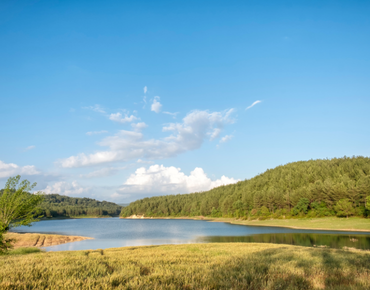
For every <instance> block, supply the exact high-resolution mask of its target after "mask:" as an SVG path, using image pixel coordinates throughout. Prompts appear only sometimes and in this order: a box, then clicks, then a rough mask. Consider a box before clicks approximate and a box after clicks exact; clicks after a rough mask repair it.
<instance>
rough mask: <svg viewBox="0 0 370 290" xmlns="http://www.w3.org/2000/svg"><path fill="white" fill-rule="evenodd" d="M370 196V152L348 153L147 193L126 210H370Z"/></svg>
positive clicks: (282, 213) (271, 213)
mask: <svg viewBox="0 0 370 290" xmlns="http://www.w3.org/2000/svg"><path fill="white" fill-rule="evenodd" d="M367 196H370V158H366V157H352V158H348V157H344V158H338V159H337V158H335V159H331V160H328V159H326V160H310V161H300V162H294V163H289V164H286V165H284V166H278V167H276V168H274V169H269V170H267V171H266V172H264V173H262V174H260V175H258V176H256V177H254V178H251V179H249V180H245V181H240V182H238V183H236V184H231V185H226V186H220V187H217V188H214V189H212V190H209V191H206V192H199V193H191V194H181V195H180V194H178V195H166V196H158V197H151V198H144V199H141V200H137V201H135V202H133V203H131V204H130V205H129V206H127V207H125V208H123V209H122V212H121V216H122V217H127V216H130V215H133V214H145V215H146V216H153V217H156V216H198V215H203V216H211V217H221V216H224V217H226V216H227V217H238V218H240V217H241V218H259V219H263V218H267V217H274V218H279V217H294V216H298V217H299V216H311V217H314V216H328V215H338V216H348V215H358V216H367V215H368V214H369V212H368V211H367V210H366V208H365V200H366V197H367ZM369 203H370V198H369Z"/></svg>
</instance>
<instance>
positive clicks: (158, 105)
mask: <svg viewBox="0 0 370 290" xmlns="http://www.w3.org/2000/svg"><path fill="white" fill-rule="evenodd" d="M161 108H162V104H161V103H160V102H159V97H158V96H157V97H154V100H153V103H152V107H151V110H152V111H153V112H156V113H159V112H160V111H161Z"/></svg>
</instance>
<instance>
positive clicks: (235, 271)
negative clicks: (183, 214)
mask: <svg viewBox="0 0 370 290" xmlns="http://www.w3.org/2000/svg"><path fill="white" fill-rule="evenodd" d="M0 269H1V271H0V289H370V253H369V252H364V251H350V250H333V249H317V248H305V247H297V246H287V245H276V244H256V243H251V244H249V243H248V244H243V243H232V244H227V243H222V244H189V245H163V246H151V247H127V248H116V249H106V250H95V251H75V252H48V253H33V254H28V255H15V256H1V257H0Z"/></svg>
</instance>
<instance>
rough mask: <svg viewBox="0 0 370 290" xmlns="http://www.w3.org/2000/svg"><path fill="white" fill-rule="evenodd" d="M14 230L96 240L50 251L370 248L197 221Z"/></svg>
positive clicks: (305, 233)
mask: <svg viewBox="0 0 370 290" xmlns="http://www.w3.org/2000/svg"><path fill="white" fill-rule="evenodd" d="M14 231H15V232H29V233H31V232H34V233H52V234H60V235H75V236H86V237H92V238H94V240H86V241H81V242H74V243H67V244H63V245H57V246H52V247H46V250H47V251H66V250H87V249H106V248H114V247H125V246H143V245H160V244H187V243H213V242H245V243H247V242H264V243H281V244H292V245H301V246H328V247H332V248H342V247H354V248H358V249H370V235H369V233H363V232H342V231H317V230H298V229H288V228H278V227H255V226H241V225H232V224H228V223H218V222H207V221H195V220H164V219H150V220H146V219H144V220H129V219H120V218H103V219H65V220H50V221H40V222H37V223H34V224H33V226H32V227H19V228H15V229H14Z"/></svg>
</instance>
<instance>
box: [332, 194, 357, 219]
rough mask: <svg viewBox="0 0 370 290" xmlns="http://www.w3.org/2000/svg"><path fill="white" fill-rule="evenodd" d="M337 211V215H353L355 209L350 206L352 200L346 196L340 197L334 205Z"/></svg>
mask: <svg viewBox="0 0 370 290" xmlns="http://www.w3.org/2000/svg"><path fill="white" fill-rule="evenodd" d="M334 209H335V211H336V212H337V216H338V217H347V218H348V216H351V215H354V214H355V210H354V208H353V206H352V202H350V200H349V199H348V198H344V199H341V200H339V201H338V202H337V205H336V206H335V207H334Z"/></svg>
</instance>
